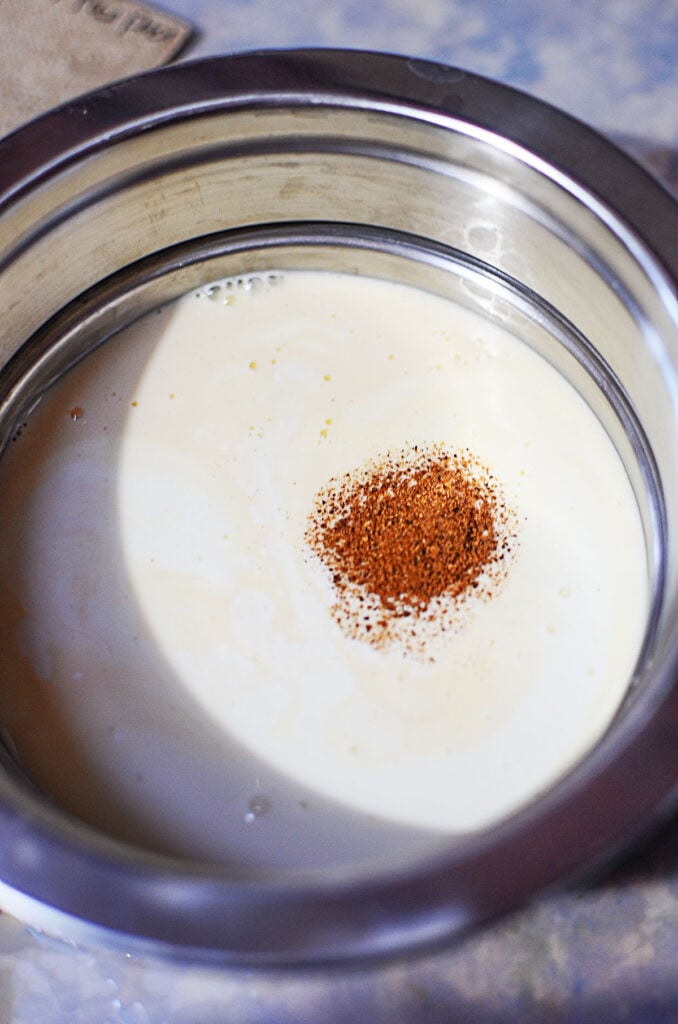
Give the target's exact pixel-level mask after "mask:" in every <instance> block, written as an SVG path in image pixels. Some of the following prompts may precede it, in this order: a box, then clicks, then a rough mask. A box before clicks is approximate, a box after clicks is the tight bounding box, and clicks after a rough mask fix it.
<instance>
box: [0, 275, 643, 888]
mask: <svg viewBox="0 0 678 1024" xmlns="http://www.w3.org/2000/svg"><path fill="white" fill-rule="evenodd" d="M431 444H444V445H447V446H449V447H451V448H454V449H459V450H462V449H464V450H468V451H470V452H472V453H473V454H474V456H475V457H477V458H479V459H480V460H482V462H483V463H484V464H486V465H487V466H489V467H490V468H491V471H492V473H493V474H494V475H495V477H496V479H497V480H498V481H499V483H500V485H501V487H502V489H503V493H504V495H505V496H506V500H507V502H508V503H509V504H510V506H511V509H512V513H513V515H514V516H515V522H516V538H517V542H516V550H515V552H514V555H513V557H512V560H511V564H510V566H509V570H508V572H507V573H506V579H505V581H504V583H503V585H502V587H501V588H500V589H499V591H498V593H497V594H496V595H495V596H494V597H493V600H492V601H489V602H484V603H480V602H478V603H476V604H475V605H474V603H473V600H472V599H471V598H470V599H469V600H468V601H467V602H466V604H465V608H464V614H463V616H461V618H460V620H459V622H458V623H457V626H456V627H455V628H454V629H452V630H449V631H447V632H445V634H444V635H443V636H442V637H439V638H438V639H437V641H436V642H435V643H432V647H431V650H430V651H429V652H427V653H428V655H429V656H427V657H414V656H412V655H408V654H407V652H403V651H402V650H400V649H397V648H395V649H386V650H383V649H375V648H373V647H371V646H370V645H369V644H367V643H365V642H360V641H358V640H355V639H350V638H349V637H347V636H346V634H345V633H344V632H343V631H342V630H341V628H340V626H339V625H338V624H337V622H336V620H335V618H333V616H332V614H331V609H332V603H333V601H334V599H335V596H336V595H334V594H333V592H332V583H331V580H330V579H329V578H328V576H327V574H326V572H324V570H323V566H322V564H321V563H320V562H319V560H318V558H317V557H316V556H314V554H313V552H311V551H310V549H309V547H308V544H307V543H306V542H305V539H304V536H305V532H306V530H307V526H308V517H309V514H310V512H311V509H312V507H313V503H314V499H315V496H316V494H317V493H318V491H319V490H320V489H321V488H322V487H324V486H326V485H327V483H328V481H329V480H330V479H331V478H333V477H336V476H338V475H340V474H342V473H345V472H348V471H350V470H352V469H354V467H356V466H360V465H362V464H364V463H365V461H366V460H368V459H370V458H372V457H374V456H375V455H379V454H381V453H387V452H389V451H395V450H399V449H402V448H404V447H407V446H413V445H423V446H425V445H431ZM0 487H1V489H2V495H3V501H2V503H1V505H2V507H1V508H0V536H1V539H2V543H1V544H0V570H1V572H0V579H2V581H3V582H2V588H3V594H2V615H3V618H4V633H5V636H6V638H7V640H6V642H5V643H4V645H3V650H2V653H1V654H0V680H1V686H2V689H3V705H4V709H3V716H4V727H5V730H6V732H7V733H9V735H10V736H11V738H12V741H13V742H14V744H15V745H16V748H17V750H18V752H19V756H20V758H21V760H22V762H23V764H24V765H25V766H26V768H27V770H28V772H29V773H30V774H31V776H32V777H33V778H34V779H35V780H36V782H37V783H38V785H39V786H40V787H41V788H43V789H44V790H45V791H46V792H48V793H49V794H50V795H52V796H53V797H54V798H55V799H56V800H57V801H59V802H60V803H61V804H62V805H63V806H65V807H66V808H67V809H68V810H70V811H71V812H72V813H74V814H77V815H78V816H80V817H83V818H84V819H85V820H87V821H89V822H90V823H92V824H94V825H95V826H97V827H99V828H104V829H106V830H107V831H110V832H112V833H114V834H115V835H118V836H120V837H122V838H126V839H129V840H132V841H134V842H139V843H141V844H143V845H146V846H150V847H153V848H157V849H161V850H167V851H170V852H174V853H179V854H180V855H182V856H189V857H191V856H195V857H201V858H208V859H213V860H216V861H219V862H222V863H226V864H229V865H230V866H231V867H232V869H233V870H234V872H238V871H244V872H247V871H251V870H256V869H257V868H258V867H267V866H303V865H310V864H319V863H324V862H327V861H330V862H341V861H345V860H350V859H352V858H357V859H360V858H365V857H369V856H372V855H376V854H379V853H383V851H384V850H386V851H388V850H391V849H403V850H407V849H411V848H412V847H413V846H416V845H417V844H420V843H425V842H426V841H428V840H429V839H430V838H431V837H435V836H437V835H439V834H440V833H459V832H465V831H468V830H472V829H476V828H478V827H482V826H485V825H487V824H488V823H491V822H493V821H495V820H497V819H498V818H501V817H502V816H504V815H506V814H508V813H510V812H511V811H513V810H515V809H516V808H517V807H519V806H521V805H522V804H524V803H525V802H526V801H528V800H530V799H531V798H533V797H534V796H535V795H536V794H538V793H539V792H540V791H542V790H543V789H544V788H546V787H547V786H548V785H550V784H551V783H553V782H554V781H555V780H556V779H557V778H558V777H559V776H560V775H561V774H562V773H563V772H564V771H565V770H566V769H568V768H569V767H571V766H572V765H573V764H574V763H575V762H576V761H577V760H578V759H579V758H580V757H581V756H582V754H583V753H585V751H586V750H587V749H588V748H589V747H590V746H591V745H592V744H593V743H595V741H596V740H597V739H598V738H599V737H600V735H601V733H602V732H603V731H604V730H605V728H606V726H607V725H608V723H609V721H610V719H611V718H612V716H613V715H614V712H615V710H616V709H617V707H618V705H619V702H620V700H621V698H622V696H623V694H624V692H625V690H626V688H627V685H628V682H629V678H630V675H631V673H632V671H633V667H634V663H635V660H636V658H637V655H638V652H639V648H640V644H641V642H642V634H643V629H644V623H645V619H646V615H647V609H648V576H647V564H646V554H645V548H644V541H643V535H642V528H641V523H640V517H639V514H638V510H637V506H636V503H635V500H634V497H633V493H632V490H631V487H630V484H629V482H628V479H627V477H626V474H625V471H624V469H623V466H622V464H621V461H620V459H619V457H618V455H617V453H616V451H615V450H614V448H613V446H612V444H611V442H610V440H609V439H608V437H607V435H606V433H605V432H604V430H603V428H602V427H601V426H600V424H599V423H598V421H597V419H596V418H595V416H594V415H593V413H592V412H591V411H590V409H589V408H588V406H587V405H586V404H585V403H584V402H583V400H582V399H581V398H580V397H579V396H578V395H577V393H576V392H575V391H574V389H573V388H572V387H571V386H570V385H569V384H568V383H567V382H566V381H564V379H563V378H562V377H560V376H559V375H558V374H557V373H556V372H555V371H554V370H553V369H552V368H551V367H550V366H549V365H548V363H547V362H545V361H544V360H543V359H542V358H541V357H539V356H538V355H536V354H535V353H534V352H532V351H531V350H530V349H528V348H527V347H526V346H525V345H523V344H522V343H521V342H520V341H518V340H516V339H515V338H514V337H512V336H511V335H510V334H509V333H507V332H506V331H504V330H503V329H501V328H500V327H498V326H496V325H493V324H491V323H489V322H487V321H485V320H484V319H482V318H481V317H480V316H479V315H477V314H476V313H473V312H471V311H469V310H466V309H463V308H462V307H460V306H457V305H455V304H453V303H451V302H449V301H446V300H444V299H441V298H438V297H435V296H432V295H429V294H426V293H424V292H421V291H418V290H415V289H413V288H410V287H407V286H403V285H397V284H392V283H388V282H383V281H376V280H371V279H365V278H358V277H350V276H347V275H341V274H332V273H320V272H318V273H315V272H285V273H284V274H282V273H271V274H268V275H266V274H263V275H257V276H254V277H251V278H242V279H239V281H230V282H225V283H222V284H219V285H215V286H211V287H208V288H205V289H202V290H200V291H199V292H197V293H194V294H192V295H189V296H186V297H185V298H183V299H182V300H180V301H179V302H177V303H174V304H172V305H171V306H169V307H167V308H165V309H163V310H161V311H158V312H155V313H153V314H151V315H149V316H147V317H146V318H144V319H143V320H142V321H140V322H138V323H137V324H135V325H133V326H132V327H130V328H128V329H126V330H125V331H124V332H122V333H121V334H120V335H118V336H117V337H116V338H114V339H113V340H112V341H110V342H109V343H107V344H106V345H105V346H104V347H102V348H101V349H99V350H98V351H97V352H96V353H95V354H93V355H92V356H90V357H88V358H87V359H86V360H85V361H84V362H83V363H82V364H81V365H80V366H79V367H77V368H76V369H75V370H74V371H72V372H71V373H70V374H69V375H68V376H67V377H66V378H65V379H64V380H63V381H61V382H60V383H59V384H58V385H57V386H55V387H54V388H53V389H52V390H51V391H50V392H49V394H48V395H47V396H46V397H45V398H44V399H43V400H42V401H41V403H40V404H39V406H38V408H37V409H36V411H35V412H34V413H33V415H32V417H31V419H30V420H29V422H28V425H27V427H25V428H24V429H23V430H22V432H21V436H20V437H18V438H17V440H16V442H15V443H14V444H12V445H10V447H9V449H8V451H7V452H6V454H5V456H4V457H3V460H2V463H1V464H0Z"/></svg>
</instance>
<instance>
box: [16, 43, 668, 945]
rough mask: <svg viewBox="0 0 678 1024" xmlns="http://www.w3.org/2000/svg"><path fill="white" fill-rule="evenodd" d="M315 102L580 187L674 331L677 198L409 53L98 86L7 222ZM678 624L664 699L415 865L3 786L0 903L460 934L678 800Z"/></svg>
mask: <svg viewBox="0 0 678 1024" xmlns="http://www.w3.org/2000/svg"><path fill="white" fill-rule="evenodd" d="M321 103H326V104H329V105H336V106H348V107H350V106H352V105H360V106H361V107H362V108H363V109H365V108H368V109H374V110H376V111H382V112H383V111H387V112H391V113H395V114H397V115H398V116H401V117H404V118H411V119H416V120H420V121H423V122H427V123H430V124H435V125H438V126H442V127H445V126H450V127H451V126H454V127H455V128H456V129H457V130H459V126H460V125H461V126H463V130H465V131H468V132H470V133H473V134H476V135H477V134H481V135H483V136H485V137H488V138H492V139H493V140H494V141H495V143H496V144H497V145H499V146H500V147H503V148H508V149H510V150H511V151H513V152H519V153H520V154H521V158H522V159H523V160H525V161H527V162H529V163H530V164H531V165H532V166H533V167H535V168H538V169H539V170H540V171H541V172H542V173H543V174H545V175H546V176H548V177H550V178H551V179H553V180H556V181H561V180H562V181H567V182H568V184H569V187H570V188H571V189H578V188H581V189H584V190H585V191H586V193H587V194H588V195H589V196H592V197H594V201H595V203H596V204H597V209H596V212H597V213H598V214H599V216H601V217H602V218H603V219H605V220H606V221H607V222H608V223H610V224H614V225H615V228H616V229H617V230H619V231H621V232H622V233H624V232H627V229H628V238H629V244H630V245H636V246H637V247H638V246H639V245H640V247H639V248H638V258H639V260H641V261H643V260H645V255H644V252H643V249H646V250H647V252H648V253H649V254H650V256H651V262H650V263H647V261H646V264H647V267H648V273H651V274H652V275H653V278H654V279H656V280H657V282H658V283H657V287H661V288H664V289H666V295H667V302H668V303H669V304H672V305H673V316H674V319H675V321H676V323H678V311H677V308H676V306H677V304H676V295H677V293H678V284H677V282H678V248H677V247H676V245H675V239H676V238H677V237H678V204H676V203H675V201H674V200H673V199H672V197H671V196H670V195H669V194H668V192H666V191H665V190H664V189H663V188H662V186H661V185H659V184H658V183H657V182H656V181H655V180H654V179H653V178H652V177H651V176H650V175H649V174H648V173H647V172H646V171H644V170H643V169H642V168H641V167H640V166H639V165H637V164H636V163H635V162H634V161H633V160H632V159H631V158H630V157H628V156H627V155H626V154H624V153H623V152H622V151H621V150H620V149H618V148H617V147H616V146H614V145H613V144H612V143H610V142H609V141H608V140H607V139H605V138H603V137H602V136H601V135H599V134H598V133H596V132H595V131H594V130H592V129H590V128H588V127H586V126H585V125H583V124H581V123H580V122H578V121H576V120H575V119H574V118H572V117H570V116H569V115H567V114H565V113H563V112H561V111H559V110H557V109H555V108H553V107H550V106H548V105H547V104H545V103H543V102H541V101H540V100H537V99H535V98H533V97H530V96H527V95H525V94H523V93H520V92H518V91H516V90H514V89H511V88H509V87H507V86H504V85H501V84H499V83H496V82H492V81H490V80H488V79H485V78H482V77H480V76H477V75H474V74H470V73H469V72H465V71H463V70H460V69H456V68H447V67H445V66H443V65H440V64H436V63H433V62H427V61H421V60H413V59H408V58H406V57H401V56H392V55H386V54H376V53H364V52H360V51H343V50H331V49H326V50H325V49H323V50H288V51H276V50H267V51H259V52H252V53H246V54H238V55H236V56H227V57H215V58H207V59H200V60H196V61H191V62H186V63H182V64H177V65H173V66H171V67H168V68H163V69H160V70H157V71H154V72H150V73H146V74H144V75H141V76H138V77H136V78H132V79H127V80H124V81H121V82H119V83H116V84H114V85H111V86H108V87H106V88H104V89H100V90H98V91H96V92H94V93H91V94H89V95H87V96H84V97H81V98H79V99H76V100H74V101H72V102H70V103H67V104H65V105H64V106H62V107H60V108H58V109H57V110H54V111H52V112H50V113H48V114H45V115H43V116H41V117H39V118H37V119H36V120H35V121H33V122H31V123H30V124H29V125H27V126H25V127H23V128H20V129H18V130H17V131H16V132H14V133H13V134H12V135H10V136H8V137H6V138H5V139H3V140H0V215H2V212H3V210H4V209H6V208H11V207H12V206H13V204H15V203H20V202H21V200H22V197H24V196H25V195H26V194H28V193H30V192H32V191H33V190H35V189H39V188H41V187H43V186H44V185H45V184H47V183H48V182H49V180H50V178H52V177H54V176H56V175H58V174H61V173H62V172H64V171H67V169H68V168H69V166H71V165H73V164H76V163H78V162H79V161H81V160H84V159H86V158H87V156H88V155H90V154H92V153H94V152H96V151H97V150H99V149H102V148H105V147H107V146H110V145H112V144H114V143H115V142H116V141H118V140H121V139H124V138H126V137H128V136H131V135H134V134H136V133H137V132H140V131H150V130H152V129H153V128H156V127H160V126H162V125H164V124H167V123H168V122H176V121H179V120H182V119H186V118H193V117H196V116H197V115H206V114H210V113H224V112H225V111H227V110H229V109H242V108H243V107H253V106H254V107H256V106H258V105H261V104H264V105H266V106H290V105H308V104H313V105H318V104H321ZM573 142H576V145H573ZM1 270H2V262H1V261H0V271H1ZM676 633H677V628H676V626H675V625H674V627H673V633H672V640H673V642H672V644H671V649H670V652H669V653H668V654H667V656H666V657H665V659H664V661H663V662H662V663H661V664H658V665H657V666H656V668H655V670H654V671H655V672H656V677H657V678H656V683H655V686H654V689H653V692H652V694H651V698H650V699H648V700H646V701H644V702H641V701H639V702H638V703H637V704H636V706H635V707H633V708H631V709H630V710H629V711H628V712H627V713H626V714H625V716H624V718H623V720H622V721H619V722H618V723H617V724H616V725H615V728H614V730H612V731H611V732H608V733H607V734H606V735H605V736H604V737H603V739H602V740H601V741H600V743H599V744H598V745H597V746H596V748H595V749H594V750H593V751H592V752H590V753H589V754H588V755H587V756H586V757H585V758H584V759H583V761H582V762H581V763H580V764H579V765H578V766H576V767H575V768H574V769H572V770H571V771H570V772H569V773H568V774H567V775H566V776H565V777H564V778H563V779H562V780H561V781H560V782H559V783H557V784H556V785H554V786H553V787H551V788H550V789H549V790H548V792H546V793H545V794H544V795H543V796H541V797H540V798H538V799H537V800H535V801H534V802H533V803H532V804H531V805H530V806H528V807H526V808H525V809H524V810H522V811H520V812H518V813H516V814H514V815H512V816H511V817H510V818H509V819H507V820H505V821H504V822H502V823H500V824H499V825H497V826H494V827H492V828H490V829H487V830H486V831H484V832H482V833H479V834H477V835H472V836H468V837H466V838H463V839H455V840H454V841H453V843H452V844H451V845H450V846H449V847H446V848H445V849H441V850H440V852H438V853H436V854H434V855H432V856H431V858H430V859H427V860H426V861H425V862H421V863H419V864H418V865H417V866H414V867H413V866H412V865H409V866H407V867H403V865H393V867H392V868H390V869H385V868H384V867H383V866H380V868H379V871H378V873H376V874H375V873H372V872H369V871H361V872H358V873H357V872H355V870H353V871H352V872H347V871H337V872H333V873H327V874H326V875H325V876H324V877H323V878H322V879H319V878H317V877H314V878H311V877H309V876H308V875H302V876H300V877H298V878H294V877H289V878H286V879H285V880H284V881H283V882H281V881H280V879H276V880H274V881H272V882H265V881H256V882H252V881H246V882H241V881H234V880H233V879H231V878H228V876H227V874H226V872H225V871H222V870H220V869H218V868H213V867H207V866H202V865H200V866H198V867H195V868H192V867H191V866H189V865H187V864H185V863H179V862H176V863H175V862H173V861H171V860H170V859H169V858H165V857H160V856H155V855H147V854H145V853H143V854H142V853H140V852H139V851H136V850H132V849H131V848H128V847H125V846H124V845H123V844H121V843H118V842H116V841H113V840H108V839H106V838H104V837H103V836H100V835H98V834H96V833H94V832H92V831H90V830H89V829H87V828H84V827H82V826H80V825H79V824H76V823H74V822H71V821H69V820H65V819H64V818H63V817H61V816H60V815H59V814H57V813H56V812H55V811H54V810H52V809H50V808H46V807H44V806H43V804H42V803H41V802H37V801H36V800H35V799H34V798H33V797H31V796H30V795H29V793H28V792H26V791H25V790H23V789H21V788H20V787H13V786H12V785H11V784H10V783H9V782H8V781H7V780H5V781H3V782H2V787H1V789H0V792H2V791H4V793H3V796H2V800H0V833H1V834H2V836H3V839H2V842H1V843H0V879H1V880H2V882H0V902H1V903H3V905H4V906H5V907H6V908H7V909H9V910H10V912H13V913H14V912H16V913H17V914H18V915H19V916H28V917H33V916H35V915H37V917H38V918H39V919H40V921H43V920H44V922H46V923H45V927H46V929H47V930H54V929H56V930H59V931H63V932H64V934H68V935H76V936H79V935H80V934H81V933H82V934H83V935H87V936H89V935H90V934H91V933H94V934H95V935H97V936H99V937H103V938H104V940H105V941H106V942H109V943H110V942H111V940H112V939H113V941H119V942H122V943H123V944H129V943H130V942H132V941H134V943H135V944H136V945H137V946H141V947H142V948H147V949H149V950H152V951H154V952H159V953H162V954H164V955H169V956H190V957H192V958H194V959H195V958H199V959H202V960H205V961H210V960H215V961H219V962H222V963H223V962H228V963H234V964H240V963H242V964H250V965H252V964H305V965H309V964H318V963H327V962H336V961H349V960H354V961H355V960H362V959H364V958H365V957H367V956H383V955H385V954H388V953H392V952H395V951H402V950H403V949H409V950H411V949H415V948H427V947H429V946H431V945H432V944H437V943H439V942H441V941H445V940H448V939H449V938H450V937H451V936H453V935H459V934H462V933H463V932H464V931H465V930H466V929H468V928H469V927H470V926H472V925H474V924H477V923H480V922H482V921H486V920H489V919H491V918H493V917H496V916H497V915H498V914H501V913H504V912H506V911H508V910H510V909H512V908H515V907H517V906H518V905H520V904H521V903H523V902H525V901H526V900H528V899H529V898H530V897H532V896H533V895H534V894H536V893H537V892H539V891H541V890H543V889H544V888H545V887H548V886H550V885H553V884H554V883H556V882H560V881H562V880H563V879H566V878H572V877H573V876H578V875H581V874H582V873H583V872H590V871H591V870H593V869H595V868H597V867H598V866H599V865H600V864H601V863H603V862H604V861H605V860H607V859H609V857H610V856H611V855H612V854H614V853H617V852H618V851H619V850H620V849H623V848H624V847H625V846H627V845H628V844H629V843H630V842H632V841H633V840H635V839H637V838H638V837H639V836H640V835H641V834H642V833H643V832H644V831H646V830H647V829H648V828H649V827H651V826H652V825H653V824H656V823H657V822H658V821H659V820H662V819H663V818H665V817H666V816H667V815H669V814H670V813H671V812H672V810H673V809H674V808H675V806H676V803H677V802H678V760H677V756H676V735H677V734H678V682H677V680H678V637H677V636H676ZM620 795H621V796H620ZM116 936H117V939H116V938H115V937H116Z"/></svg>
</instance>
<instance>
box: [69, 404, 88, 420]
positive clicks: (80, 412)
mask: <svg viewBox="0 0 678 1024" xmlns="http://www.w3.org/2000/svg"><path fill="white" fill-rule="evenodd" d="M68 415H69V416H70V417H71V419H72V420H73V421H74V422H76V423H77V421H78V420H81V419H82V418H83V416H84V415H85V410H84V409H83V407H82V406H81V405H74V406H73V408H72V409H69V410H68Z"/></svg>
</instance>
